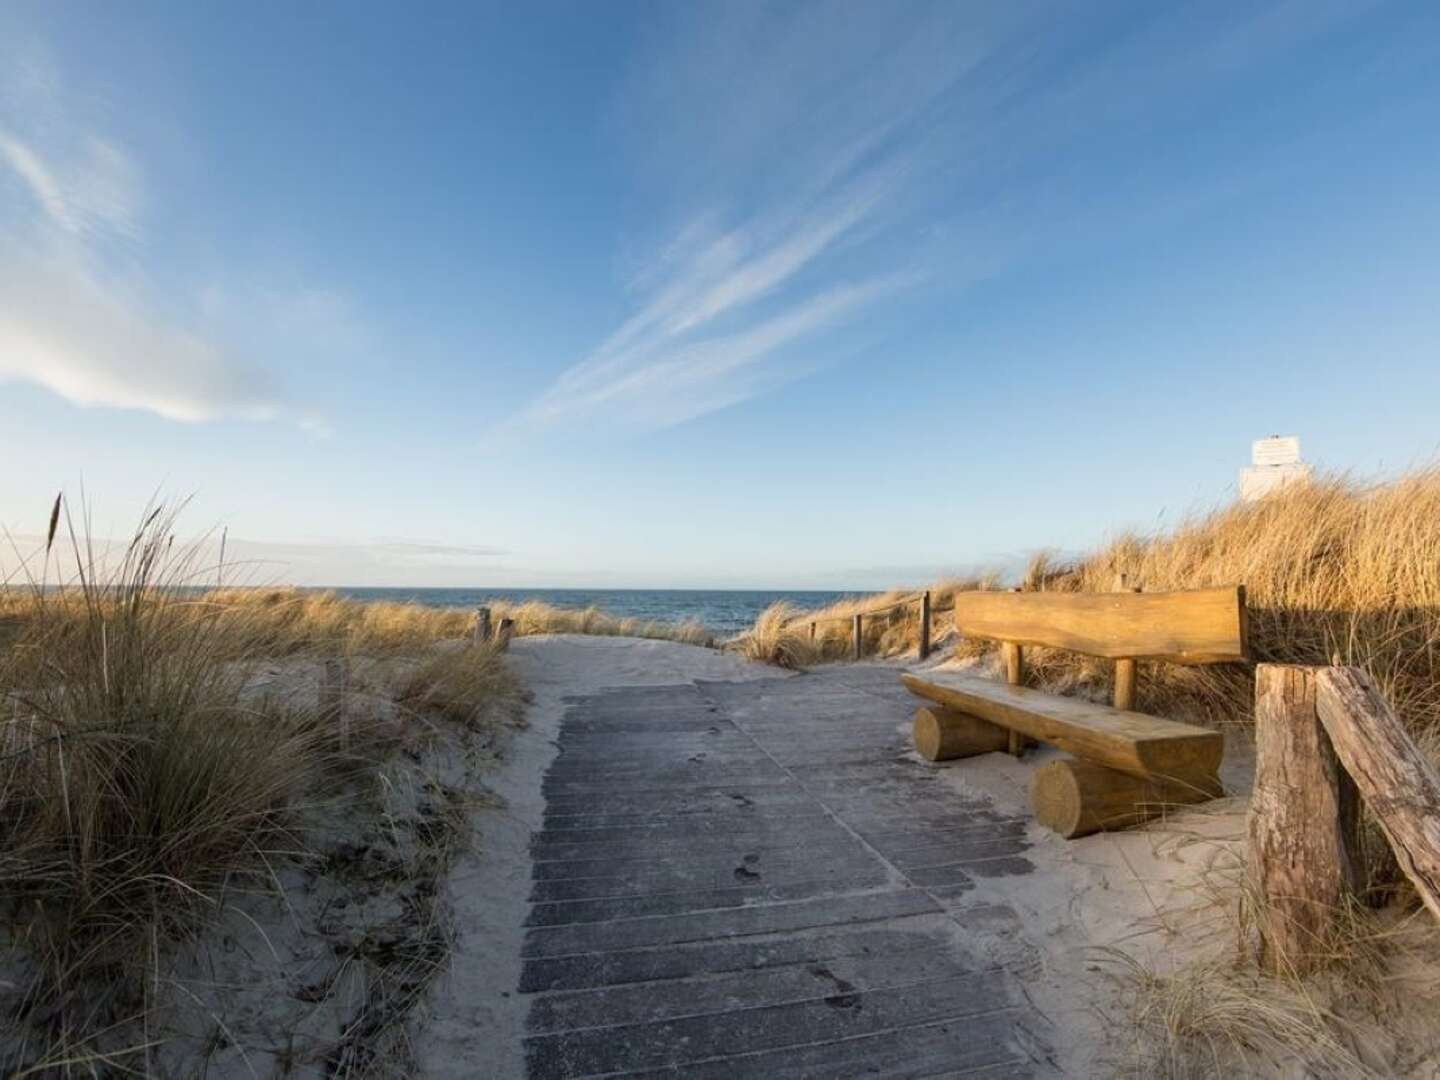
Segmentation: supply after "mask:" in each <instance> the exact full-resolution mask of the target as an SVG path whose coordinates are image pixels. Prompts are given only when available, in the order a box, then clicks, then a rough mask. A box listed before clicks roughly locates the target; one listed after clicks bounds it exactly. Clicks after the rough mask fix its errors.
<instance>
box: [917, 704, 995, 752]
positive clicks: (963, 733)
mask: <svg viewBox="0 0 1440 1080" xmlns="http://www.w3.org/2000/svg"><path fill="white" fill-rule="evenodd" d="M910 731H911V734H912V735H913V737H914V739H915V751H916V752H917V753H918V754H919V755H920V756H921V757H923V758H924V759H925V760H926V761H950V760H952V759H954V758H964V757H974V756H975V755H976V754H989V753H994V752H996V751H1003V750H1008V749H1009V748H1010V732H1008V731H1006V730H1005V729H1004V728H1002V727H1000V726H999V725H998V724H992V723H989V722H988V721H985V720H981V719H980V718H979V717H978V716H970V715H968V714H966V713H962V712H957V711H956V710H954V709H946V708H944V707H942V706H940V705H922V706H921V707H920V708H918V709H916V710H915V719H914V721H913V723H912V724H911V727H910Z"/></svg>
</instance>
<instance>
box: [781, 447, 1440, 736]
mask: <svg viewBox="0 0 1440 1080" xmlns="http://www.w3.org/2000/svg"><path fill="white" fill-rule="evenodd" d="M1122 580H1123V581H1124V583H1125V585H1126V586H1127V587H1130V588H1142V589H1144V590H1146V591H1147V592H1162V591H1167V590H1172V589H1198V588H1205V587H1208V586H1216V585H1235V584H1240V585H1244V586H1245V591H1246V601H1247V606H1248V608H1249V616H1250V644H1251V648H1252V651H1253V654H1254V659H1255V661H1257V662H1267V661H1275V662H1285V663H1300V664H1323V663H1329V662H1330V661H1331V660H1332V659H1333V658H1335V657H1338V658H1339V659H1340V662H1342V663H1345V664H1355V665H1358V666H1360V667H1363V668H1365V669H1366V670H1367V671H1369V672H1370V673H1371V675H1373V676H1374V677H1375V679H1376V681H1377V683H1378V684H1379V686H1380V688H1381V689H1382V691H1383V692H1384V693H1385V694H1386V696H1387V697H1388V698H1389V700H1390V701H1391V702H1392V703H1393V704H1394V705H1395V707H1396V709H1397V710H1398V711H1399V712H1400V714H1401V716H1403V717H1404V718H1405V719H1406V720H1407V721H1408V723H1409V724H1410V726H1411V728H1412V730H1415V731H1422V730H1425V729H1429V728H1433V727H1435V726H1437V725H1440V468H1426V469H1421V470H1417V471H1414V472H1411V473H1408V474H1406V475H1404V476H1401V477H1399V478H1397V479H1394V480H1390V481H1388V482H1384V483H1377V484H1360V483H1357V482H1355V481H1353V480H1351V479H1349V478H1347V477H1343V476H1326V477H1320V478H1317V479H1316V480H1315V481H1313V482H1312V483H1310V484H1307V485H1304V486H1299V487H1292V488H1290V489H1287V490H1285V491H1282V492H1279V493H1277V494H1275V495H1273V496H1271V497H1269V498H1267V499H1263V500H1261V501H1259V502H1255V503H1238V502H1237V503H1235V504H1232V505H1230V506H1226V507H1224V508H1221V509H1218V510H1215V511H1212V512H1209V513H1204V514H1200V515H1197V516H1195V517H1192V518H1190V519H1187V520H1185V521H1182V522H1181V523H1180V524H1179V525H1178V526H1176V527H1175V528H1173V529H1170V530H1167V531H1164V532H1160V533H1156V534H1154V535H1150V536H1144V535H1139V534H1131V535H1126V536H1122V537H1120V538H1118V539H1116V540H1115V541H1113V542H1111V543H1109V544H1107V545H1106V546H1105V547H1103V548H1101V549H1100V550H1098V551H1096V552H1094V553H1092V554H1089V555H1085V556H1082V557H1081V558H1079V559H1076V560H1074V561H1073V562H1064V563H1061V562H1057V561H1055V559H1054V558H1053V557H1051V556H1048V555H1040V556H1037V557H1036V558H1035V559H1034V560H1033V561H1032V563H1031V565H1030V567H1029V570H1028V571H1027V573H1026V575H1025V579H1024V581H1023V587H1024V588H1026V589H1047V590H1056V591H1066V592H1075V591H1084V592H1108V591H1112V590H1114V589H1115V588H1116V587H1117V586H1118V584H1119V583H1120V582H1121V581H1122ZM995 584H996V579H995V578H993V577H992V578H989V579H981V580H974V581H964V582H941V583H938V584H936V585H934V586H931V593H932V602H933V604H934V606H935V608H936V609H937V610H940V609H943V608H944V607H946V606H947V603H948V597H949V595H950V594H951V593H952V592H954V591H955V590H956V589H957V588H958V589H973V588H986V587H994V586H995ZM907 595H912V594H911V593H907V592H902V591H896V592H893V593H887V594H885V595H884V596H876V597H865V598H860V599H857V600H855V601H846V602H844V603H841V604H837V605H834V606H832V607H828V608H825V609H823V610H820V611H816V612H808V613H795V615H794V618H795V619H796V621H797V626H796V629H799V630H802V631H803V632H804V633H805V634H806V635H807V636H808V625H806V624H808V622H809V621H810V620H812V619H815V620H818V623H817V630H818V633H817V642H816V648H815V650H814V653H815V655H816V656H817V657H818V658H823V659H843V658H846V657H848V656H849V655H850V648H851V646H850V635H851V626H850V620H849V616H850V615H851V614H853V613H854V612H855V611H862V610H865V609H868V608H870V607H874V606H880V605H883V604H886V603H888V602H891V601H893V600H896V599H899V598H901V597H904V596H907ZM864 623H865V628H864V635H865V651H866V652H867V653H874V654H877V655H896V654H899V653H902V652H905V651H908V650H911V649H913V648H915V645H916V642H917V639H918V633H919V625H918V616H917V605H915V604H905V605H902V606H901V607H899V608H897V609H895V610H892V611H891V612H889V613H888V614H885V615H880V616H867V617H866V619H865V620H864ZM946 625H947V623H946V619H945V616H944V615H943V614H941V615H937V616H936V617H935V619H934V627H935V630H936V632H937V633H938V632H939V631H940V630H943V629H944V628H945V627H946ZM993 648H994V645H993V643H989V642H982V641H962V642H961V643H960V644H959V650H960V652H961V653H962V654H977V653H982V652H986V651H989V650H991V649H993ZM762 651H763V650H762ZM1027 659H1028V667H1029V677H1030V679H1031V680H1032V681H1033V682H1035V683H1036V684H1037V685H1043V686H1046V687H1048V688H1051V689H1054V690H1057V691H1060V692H1080V693H1087V692H1093V693H1102V692H1108V690H1109V685H1110V679H1111V672H1112V666H1111V665H1110V664H1109V663H1107V662H1105V661H1101V660H1094V659H1090V658H1086V657H1082V656H1077V655H1075V654H1070V653H1058V652H1054V651H1050V650H1044V649H1033V650H1029V651H1028V655H1027ZM1253 693H1254V684H1253V671H1252V670H1251V669H1250V668H1249V667H1248V666H1245V665H1217V666H1213V667H1185V666H1181V665H1177V664H1164V663H1155V664H1143V665H1141V675H1140V679H1139V704H1138V707H1139V708H1140V709H1141V710H1142V711H1147V712H1156V713H1161V714H1164V715H1170V716H1184V717H1189V718H1192V719H1196V720H1202V721H1208V722H1210V723H1224V722H1233V721H1247V720H1249V719H1250V717H1251V712H1252V699H1253Z"/></svg>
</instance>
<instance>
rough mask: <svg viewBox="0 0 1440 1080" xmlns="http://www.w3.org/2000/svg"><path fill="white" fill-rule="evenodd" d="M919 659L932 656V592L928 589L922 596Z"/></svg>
mask: <svg viewBox="0 0 1440 1080" xmlns="http://www.w3.org/2000/svg"><path fill="white" fill-rule="evenodd" d="M917 651H918V653H919V658H920V659H921V660H924V659H925V658H926V657H927V656H929V655H930V590H929V589H926V590H925V591H924V592H922V593H921V594H920V646H919V649H918V650H917Z"/></svg>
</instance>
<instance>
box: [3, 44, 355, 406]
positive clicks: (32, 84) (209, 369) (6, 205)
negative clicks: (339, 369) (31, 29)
mask: <svg viewBox="0 0 1440 1080" xmlns="http://www.w3.org/2000/svg"><path fill="white" fill-rule="evenodd" d="M3 55H4V57H5V58H6V59H7V60H9V61H14V63H11V64H10V70H9V71H8V72H3V73H0V84H3V85H0V382H6V381H11V382H16V381H18V382H27V383H31V384H34V385H37V386H41V387H44V388H45V389H46V390H49V391H51V392H53V393H55V394H58V395H59V396H61V397H63V398H65V399H66V400H67V401H70V402H72V403H74V404H75V405H78V406H82V407H90V408H93V407H104V408H120V409H140V410H144V411H147V412H151V413H154V414H156V415H158V416H161V417H164V418H166V419H168V420H175V421H182V422H187V423H199V422H204V421H213V420H219V419H223V418H237V419H244V420H252V421H270V420H279V421H283V422H288V423H293V424H296V425H298V426H299V427H301V428H302V429H305V430H308V431H311V432H314V433H317V434H323V433H325V431H326V430H327V428H326V425H325V423H324V421H323V420H321V419H319V418H318V417H316V416H314V415H313V414H310V413H308V412H306V411H305V410H302V409H300V408H298V407H296V406H295V405H293V404H292V403H291V402H289V401H288V400H287V398H286V396H285V394H284V393H283V392H282V389H281V387H280V385H279V383H278V381H277V380H276V379H275V378H274V377H273V376H272V375H271V374H270V373H269V372H268V371H266V369H265V368H263V367H262V366H260V365H258V364H256V363H253V362H251V361H248V360H246V359H245V358H244V357H243V356H240V355H237V354H236V353H235V352H234V351H232V350H231V349H229V348H226V347H225V346H224V345H223V344H222V343H221V342H220V341H219V340H218V339H217V337H216V335H215V334H214V332H213V331H214V330H215V328H216V325H217V322H216V320H215V319H213V318H209V319H207V318H206V309H207V306H208V305H207V302H206V301H207V299H210V300H213V297H210V298H207V297H204V296H201V297H198V298H196V299H195V300H191V298H188V297H183V296H180V297H177V296H166V297H163V298H162V297H160V296H159V295H157V294H156V293H155V291H154V290H153V289H151V288H149V287H147V285H146V281H147V277H146V274H145V268H144V261H145V255H146V254H147V251H146V245H145V243H144V236H143V232H142V228H141V223H142V211H143V208H144V205H145V192H144V184H143V182H142V171H141V169H140V167H139V165H138V164H137V163H136V161H135V159H134V157H133V156H132V155H131V153H130V152H129V151H128V150H127V149H126V148H124V147H123V146H122V145H120V143H119V142H118V141H116V140H115V139H113V138H110V137H106V136H102V135H100V134H98V133H96V132H94V131H91V130H88V129H87V125H85V124H84V123H83V122H81V121H79V120H77V119H75V117H74V116H73V115H72V111H71V110H70V109H68V108H67V102H66V99H65V96H64V91H63V87H62V85H61V82H60V80H59V77H58V74H57V73H56V71H55V68H54V65H53V64H49V63H46V62H42V61H43V60H44V59H45V58H44V57H43V56H41V57H39V58H36V57H31V58H30V59H29V60H27V59H26V57H24V56H17V55H16V54H15V51H14V50H13V49H11V50H7V51H5V52H4V54H3ZM36 73H42V74H43V75H44V77H43V78H42V77H39V76H38V75H37V74H36ZM295 295H299V296H301V297H309V298H311V300H310V307H311V308H314V310H313V311H312V310H310V308H306V309H299V308H297V309H296V311H295V313H294V317H295V318H296V319H297V320H301V321H305V322H316V321H317V319H321V318H322V317H324V318H326V319H329V320H330V321H334V319H333V317H331V314H330V313H332V312H334V311H338V310H339V309H340V308H341V307H342V306H343V303H342V301H341V300H340V299H339V298H337V297H335V296H334V295H333V294H331V293H329V292H327V291H325V290H314V291H311V292H308V293H307V292H305V291H303V290H302V291H300V292H299V293H298V294H295ZM192 313H193V315H194V317H193V318H190V319H189V320H188V321H187V319H186V318H185V316H186V315H189V314H192Z"/></svg>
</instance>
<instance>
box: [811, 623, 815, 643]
mask: <svg viewBox="0 0 1440 1080" xmlns="http://www.w3.org/2000/svg"><path fill="white" fill-rule="evenodd" d="M810 640H811V641H812V642H813V641H814V640H815V620H814V619H811V620H810Z"/></svg>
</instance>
